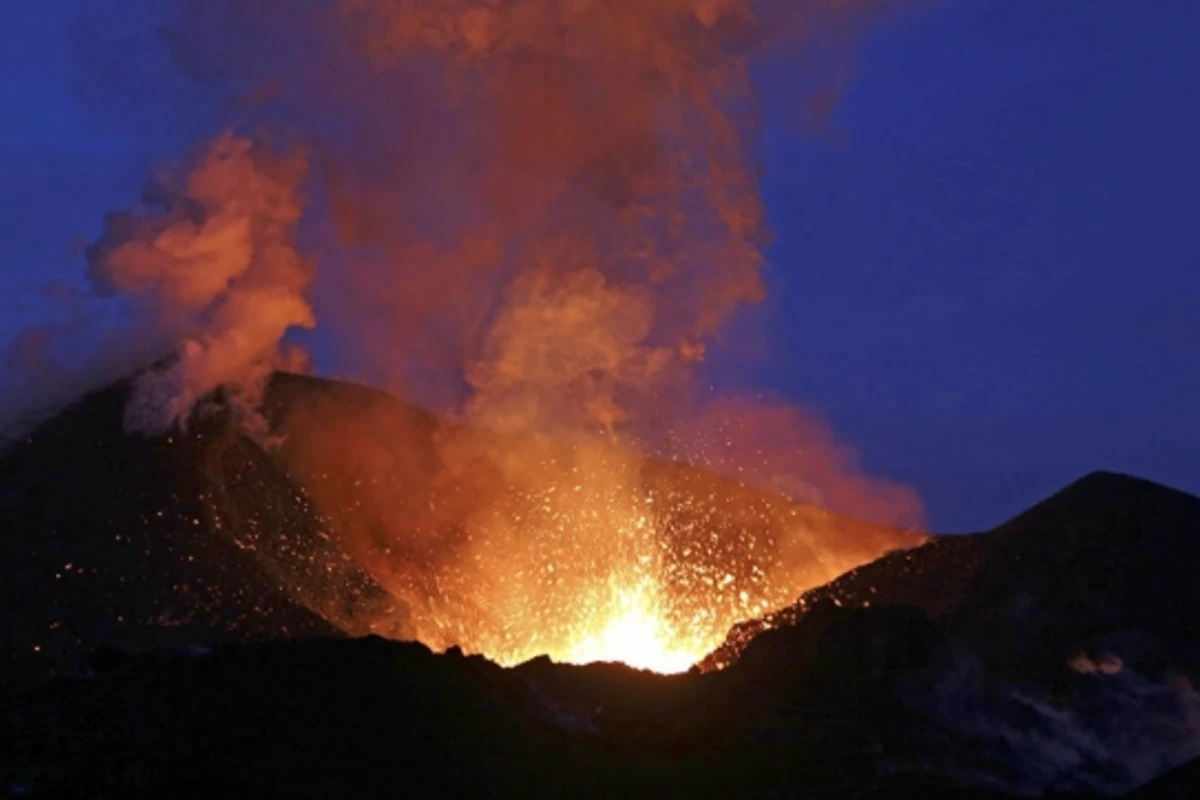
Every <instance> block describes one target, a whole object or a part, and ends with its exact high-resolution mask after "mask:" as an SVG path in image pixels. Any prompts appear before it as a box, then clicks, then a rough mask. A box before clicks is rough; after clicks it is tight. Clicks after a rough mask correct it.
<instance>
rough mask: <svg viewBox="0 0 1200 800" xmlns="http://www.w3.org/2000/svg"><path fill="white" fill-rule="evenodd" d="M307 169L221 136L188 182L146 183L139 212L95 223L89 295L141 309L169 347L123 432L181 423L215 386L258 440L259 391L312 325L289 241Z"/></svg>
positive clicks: (302, 268)
mask: <svg viewBox="0 0 1200 800" xmlns="http://www.w3.org/2000/svg"><path fill="white" fill-rule="evenodd" d="M306 171H307V163H306V161H305V158H304V156H303V155H302V154H299V153H289V154H286V155H284V156H283V157H278V156H276V155H275V154H274V153H272V152H271V151H270V150H268V149H267V148H265V147H263V146H261V145H255V144H253V143H252V142H251V141H249V140H248V139H244V138H239V137H236V136H233V135H232V134H228V133H226V134H222V135H221V136H218V137H217V138H216V139H214V140H213V141H212V142H210V143H209V144H208V145H207V146H206V147H205V149H204V151H203V153H202V154H201V155H200V157H199V159H198V160H197V162H196V163H195V164H194V165H192V166H191V168H190V169H189V170H188V171H187V172H186V174H183V175H174V174H169V173H168V174H163V175H161V176H159V177H158V178H157V179H156V180H154V181H153V182H151V183H150V184H149V185H148V186H147V188H146V192H145V197H144V204H145V207H144V208H142V209H140V210H137V211H124V212H118V213H113V214H110V215H109V216H108V218H107V219H106V220H105V231H104V236H103V237H102V238H101V239H100V241H99V242H97V243H96V244H94V245H93V246H91V247H90V248H89V249H88V252H87V256H88V277H89V278H90V280H91V283H92V286H93V287H94V289H95V291H96V292H97V293H98V294H101V295H106V294H112V293H124V294H127V295H131V296H133V297H135V298H137V299H138V300H139V301H140V302H142V303H145V304H146V305H147V307H148V309H149V310H150V311H151V312H152V314H153V316H154V318H155V321H156V322H157V324H158V326H159V328H160V329H162V330H169V331H171V332H172V333H173V334H174V335H173V337H172V338H174V339H175V340H176V341H177V342H178V345H177V349H176V351H175V354H174V357H173V358H172V359H171V360H170V361H169V362H168V363H166V364H163V365H161V366H159V367H156V368H154V369H151V370H150V371H148V372H146V373H144V374H142V375H141V376H140V377H139V378H138V379H137V381H136V383H135V386H134V391H133V395H132V397H131V399H130V401H129V406H128V408H127V410H126V416H125V424H126V427H127V428H128V429H129V430H131V431H136V432H139V433H147V434H158V433H162V432H165V431H166V430H167V429H168V428H170V427H171V426H172V425H174V424H175V423H177V422H180V423H186V422H187V419H188V417H189V415H190V414H191V413H192V410H193V408H194V407H195V406H196V404H197V403H199V402H200V401H201V400H203V399H204V398H205V397H207V396H208V395H210V394H211V393H212V392H213V391H215V390H216V389H218V388H222V389H224V390H225V391H226V392H227V393H228V394H229V395H230V396H231V398H232V401H233V402H232V404H231V405H232V406H233V407H234V408H236V409H239V410H240V411H241V413H240V414H239V417H240V419H241V421H242V422H243V423H244V424H245V425H246V426H247V427H248V428H250V429H252V430H253V432H255V433H260V434H265V433H266V431H265V429H264V428H263V423H262V421H261V420H260V419H258V418H257V416H256V413H255V409H256V407H257V405H258V401H259V398H260V396H261V392H262V385H263V382H264V381H265V380H266V378H267V376H268V375H269V374H270V371H271V370H273V369H275V368H277V367H280V366H282V364H283V357H282V355H281V351H280V345H281V341H282V339H283V336H284V334H285V333H286V332H287V331H288V330H289V329H290V328H292V327H309V328H310V327H313V325H315V320H314V318H313V315H312V311H311V309H310V307H309V304H308V299H307V296H306V292H307V289H308V284H309V282H310V276H311V269H310V266H309V264H308V263H307V262H306V260H305V259H304V258H302V257H301V256H300V255H299V254H298V253H297V252H296V249H295V246H294V244H293V242H292V237H293V232H294V231H293V229H294V227H295V224H296V222H297V220H299V218H300V214H301V211H302V206H303V200H302V198H301V196H300V194H299V191H300V184H301V182H302V180H303V178H304V176H305V173H306Z"/></svg>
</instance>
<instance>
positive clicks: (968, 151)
mask: <svg viewBox="0 0 1200 800" xmlns="http://www.w3.org/2000/svg"><path fill="white" fill-rule="evenodd" d="M12 5H13V6H14V8H13V9H10V10H8V11H7V12H6V23H5V25H4V26H0V117H2V118H3V119H4V125H3V126H0V181H2V182H3V186H4V189H5V191H4V194H3V200H0V242H3V243H4V245H5V248H4V259H3V261H2V262H0V299H2V303H0V320H2V322H0V341H7V340H8V339H10V338H11V337H12V336H13V335H14V334H15V333H16V332H17V331H18V330H20V329H21V328H22V327H23V326H25V325H28V324H31V323H35V322H39V321H43V320H45V319H46V318H47V314H48V313H49V312H48V310H47V308H48V306H47V304H46V303H45V302H44V301H42V300H40V299H39V295H38V292H39V287H41V286H43V285H45V284H46V283H47V282H48V281H52V280H55V279H63V280H69V281H75V282H77V281H78V280H79V277H80V276H81V274H82V263H81V261H82V259H81V257H80V254H79V251H78V247H79V245H80V243H82V242H84V241H87V240H88V239H90V238H93V237H95V235H96V234H97V233H98V232H99V229H100V222H101V217H102V215H103V213H104V212H105V211H106V210H109V209H112V208H117V207H121V206H125V205H128V203H129V202H130V201H131V200H132V199H133V198H134V197H135V196H136V193H137V191H138V189H139V187H140V186H141V184H142V183H143V182H144V180H145V177H146V175H147V173H148V172H149V170H150V169H151V168H152V167H153V166H155V165H156V164H157V163H160V162H161V160H162V159H163V158H164V157H173V156H176V155H178V154H180V153H183V152H184V151H185V149H186V147H187V146H188V145H189V143H191V142H192V141H193V140H195V139H196V138H198V137H200V136H203V135H206V134H209V133H211V132H212V131H213V128H214V126H215V125H216V124H217V119H218V115H217V108H216V105H215V98H214V96H213V95H211V94H209V93H206V92H205V90H203V89H201V88H199V87H197V86H196V85H195V84H193V83H191V82H189V81H188V80H187V79H185V78H183V77H182V76H180V75H178V74H177V73H176V72H175V71H174V70H173V69H172V68H171V66H170V64H169V60H168V58H167V56H166V54H165V53H164V52H162V51H161V49H160V48H159V47H158V46H157V45H156V42H155V39H154V37H153V30H154V27H155V23H156V20H157V17H156V15H158V14H162V13H163V9H164V6H165V5H166V4H164V3H161V2H157V1H156V0H116V2H113V3H106V4H102V5H101V4H96V3H92V2H88V1H87V0H46V1H45V2H42V3H15V4H12ZM1198 29H1200V4H1197V3H1195V2H1193V0H1153V2H1147V0H958V2H947V3H944V4H943V5H942V6H941V7H939V8H937V9H936V10H934V11H930V12H927V13H924V14H921V15H914V16H910V17H908V18H905V19H903V20H901V21H897V22H894V23H891V24H889V25H887V26H886V27H884V28H882V29H879V30H878V31H876V33H875V35H873V36H872V38H871V39H870V41H869V42H868V43H867V44H866V46H865V47H864V48H863V50H862V53H861V57H860V59H859V61H858V64H857V72H856V73H855V74H854V76H853V79H852V81H851V82H850V83H849V85H848V87H847V90H846V94H845V96H844V97H843V99H842V102H841V104H840V105H839V107H838V109H837V110H836V112H835V113H834V115H833V117H832V118H831V119H829V120H827V121H826V123H825V124H824V127H823V129H822V130H819V131H809V132H800V133H799V134H798V133H797V131H796V128H795V126H793V125H785V124H783V122H782V121H783V120H786V119H787V118H788V111H789V110H788V109H787V108H785V107H781V104H780V103H772V101H771V98H772V86H781V85H784V84H785V83H786V81H788V80H789V76H787V75H781V74H775V73H770V72H766V73H764V74H763V75H762V84H763V88H764V92H765V95H766V98H767V113H768V121H767V126H766V130H765V131H764V150H765V156H766V167H767V169H766V178H765V183H764V190H765V194H766V200H767V204H768V209H769V211H770V216H771V220H772V224H773V227H774V229H775V232H776V240H775V244H774V245H773V247H772V250H771V254H770V255H771V259H772V263H773V267H772V270H771V273H770V276H769V282H770V288H771V296H770V300H769V302H768V309H769V311H770V312H771V317H770V319H769V321H768V322H767V324H766V327H765V330H764V331H762V336H761V340H762V341H763V342H765V344H764V346H763V348H764V352H763V354H762V357H761V358H760V359H759V360H758V361H757V362H756V363H755V365H754V366H753V367H752V369H751V377H752V378H753V381H754V383H755V384H756V385H758V386H761V387H764V388H769V389H771V390H773V391H776V392H780V393H783V394H785V395H787V396H790V397H794V398H796V399H798V400H801V401H802V402H804V403H806V404H809V405H812V406H814V407H816V408H818V409H820V410H821V411H822V412H823V414H824V415H825V417H826V418H827V419H828V420H829V421H830V422H831V423H832V425H833V427H834V429H835V430H836V431H837V433H838V434H839V435H840V436H841V438H842V439H843V440H846V441H848V442H849V443H851V444H852V445H854V446H855V447H857V448H858V449H859V450H860V451H861V453H862V455H863V461H864V463H865V464H866V465H867V467H868V468H870V469H872V470H873V471H877V472H881V473H883V474H886V475H889V476H891V477H894V478H896V479H899V480H903V481H906V482H909V483H911V484H912V485H914V486H915V487H916V488H917V489H918V491H919V492H920V493H921V495H922V497H923V498H924V500H925V502H926V505H927V507H928V509H929V512H930V519H931V524H932V527H933V528H934V529H935V530H942V531H960V530H971V529H975V528H981V527H988V526H991V525H993V524H995V523H997V522H999V521H1001V520H1002V519H1003V518H1005V517H1006V516H1008V515H1010V514H1012V513H1014V512H1016V511H1018V510H1020V509H1021V508H1023V507H1024V506H1026V505H1028V504H1030V503H1031V502H1033V501H1036V500H1037V499H1040V498H1041V497H1042V496H1044V495H1046V494H1048V493H1050V492H1052V491H1053V490H1055V489H1057V488H1058V487H1060V486H1061V485H1062V484H1064V483H1066V482H1068V481H1070V480H1072V479H1073V478H1075V477H1078V476H1079V475H1081V474H1083V473H1085V472H1087V471H1089V470H1092V469H1098V468H1107V469H1116V470H1121V471H1127V472H1132V473H1135V474H1139V475H1142V476H1145V477H1148V478H1152V479H1155V480H1159V481H1162V482H1164V483H1167V484H1170V485H1174V486H1177V487H1179V488H1182V489H1186V490H1189V491H1192V492H1200V458H1198V457H1197V454H1200V424H1197V422H1196V418H1195V414H1196V411H1197V409H1200V350H1198V349H1197V342H1200V315H1198V314H1197V309H1200V270H1197V269H1195V266H1196V263H1197V259H1196V256H1195V249H1196V248H1195V244H1194V239H1195V237H1196V234H1195V233H1194V230H1195V219H1196V217H1197V212H1198V211H1200V201H1198V200H1197V199H1196V193H1195V187H1196V186H1198V185H1200V156H1197V154H1196V152H1195V148H1196V146H1197V142H1200V104H1197V103H1196V102H1195V101H1194V99H1192V94H1193V92H1194V88H1193V86H1192V84H1194V83H1196V81H1197V79H1200V48H1196V47H1195V46H1194V42H1193V32H1194V31H1196V30H1198ZM322 366H323V367H325V369H327V370H329V371H336V370H337V366H336V365H322ZM711 369H712V371H713V373H714V377H716V378H717V379H718V380H719V379H720V376H721V374H722V372H723V371H724V370H726V369H728V370H730V371H731V372H732V371H733V370H732V366H731V365H730V364H722V363H721V362H720V361H718V362H717V363H714V364H713V365H712V366H711ZM738 371H739V372H741V373H743V374H744V372H745V368H744V367H740V366H739V368H738Z"/></svg>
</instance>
